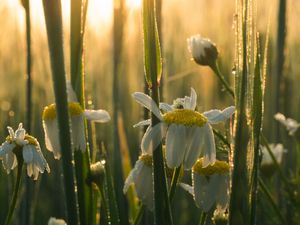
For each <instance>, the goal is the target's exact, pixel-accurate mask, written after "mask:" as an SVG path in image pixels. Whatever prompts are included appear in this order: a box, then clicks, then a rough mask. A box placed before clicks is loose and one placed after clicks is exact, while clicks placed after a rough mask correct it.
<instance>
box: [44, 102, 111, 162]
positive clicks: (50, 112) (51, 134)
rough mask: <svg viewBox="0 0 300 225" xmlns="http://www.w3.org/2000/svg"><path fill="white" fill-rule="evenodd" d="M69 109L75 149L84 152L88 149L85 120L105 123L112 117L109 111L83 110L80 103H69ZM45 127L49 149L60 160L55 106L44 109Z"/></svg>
mask: <svg viewBox="0 0 300 225" xmlns="http://www.w3.org/2000/svg"><path fill="white" fill-rule="evenodd" d="M68 108H69V113H70V118H71V125H72V126H71V128H72V140H73V145H74V148H75V149H80V150H81V151H82V152H84V151H85V149H86V140H85V134H84V129H85V128H84V119H87V120H91V121H94V122H99V123H105V122H108V121H109V120H110V116H109V114H108V112H107V111H105V110H102V109H99V110H87V109H86V110H83V109H82V107H81V106H80V104H79V103H78V102H68ZM43 127H44V132H45V140H46V147H47V149H48V150H49V151H51V152H53V154H54V158H55V159H60V157H61V148H60V143H59V136H58V122H57V116H56V105H55V104H51V105H48V106H46V107H45V108H44V111H43Z"/></svg>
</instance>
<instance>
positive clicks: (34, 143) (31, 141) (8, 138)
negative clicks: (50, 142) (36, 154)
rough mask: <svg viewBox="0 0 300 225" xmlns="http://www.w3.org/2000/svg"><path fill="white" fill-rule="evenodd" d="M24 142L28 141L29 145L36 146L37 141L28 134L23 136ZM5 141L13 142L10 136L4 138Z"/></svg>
mask: <svg viewBox="0 0 300 225" xmlns="http://www.w3.org/2000/svg"><path fill="white" fill-rule="evenodd" d="M24 140H26V141H28V144H29V145H35V146H37V145H38V141H37V139H36V138H35V137H33V136H31V135H29V134H25V138H24ZM6 141H7V142H9V143H12V142H13V141H12V139H11V137H10V136H7V137H6Z"/></svg>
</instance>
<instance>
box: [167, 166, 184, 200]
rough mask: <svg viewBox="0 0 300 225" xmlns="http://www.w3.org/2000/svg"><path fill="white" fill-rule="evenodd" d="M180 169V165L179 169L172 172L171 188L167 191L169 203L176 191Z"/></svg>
mask: <svg viewBox="0 0 300 225" xmlns="http://www.w3.org/2000/svg"><path fill="white" fill-rule="evenodd" d="M181 168H182V165H180V166H179V167H177V168H176V169H175V170H174V172H173V177H172V181H171V188H170V191H169V201H170V203H172V200H173V197H174V194H175V190H176V186H177V182H178V178H179V175H180V172H181Z"/></svg>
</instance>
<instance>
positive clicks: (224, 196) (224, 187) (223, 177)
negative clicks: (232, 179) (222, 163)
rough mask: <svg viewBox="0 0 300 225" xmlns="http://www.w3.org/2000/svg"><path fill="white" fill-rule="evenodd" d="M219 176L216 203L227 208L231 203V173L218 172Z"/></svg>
mask: <svg viewBox="0 0 300 225" xmlns="http://www.w3.org/2000/svg"><path fill="white" fill-rule="evenodd" d="M217 176H218V177H217V179H218V185H217V186H218V190H217V192H216V204H217V205H218V206H219V207H221V208H222V209H225V208H226V207H227V205H228V203H229V174H218V175H217Z"/></svg>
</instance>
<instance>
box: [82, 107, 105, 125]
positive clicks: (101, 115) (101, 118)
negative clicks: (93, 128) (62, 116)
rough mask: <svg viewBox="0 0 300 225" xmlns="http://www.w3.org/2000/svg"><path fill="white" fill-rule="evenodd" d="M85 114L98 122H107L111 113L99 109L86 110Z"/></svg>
mask: <svg viewBox="0 0 300 225" xmlns="http://www.w3.org/2000/svg"><path fill="white" fill-rule="evenodd" d="M84 116H85V118H86V119H87V120H91V121H94V122H98V123H106V122H108V121H110V115H109V113H108V112H107V111H105V110H102V109H98V110H87V109H86V110H84Z"/></svg>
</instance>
